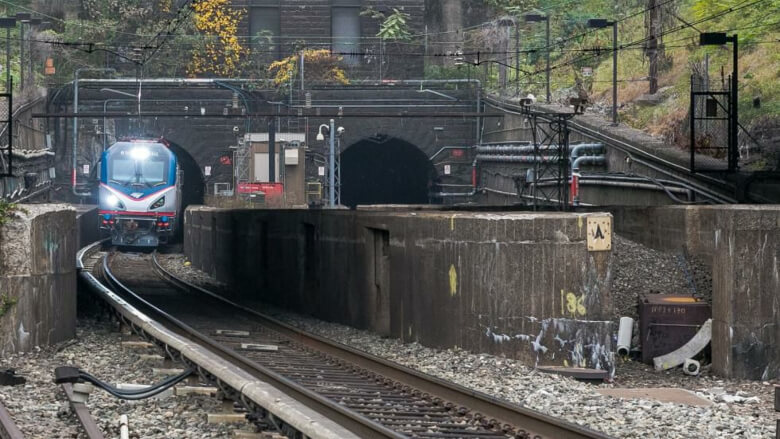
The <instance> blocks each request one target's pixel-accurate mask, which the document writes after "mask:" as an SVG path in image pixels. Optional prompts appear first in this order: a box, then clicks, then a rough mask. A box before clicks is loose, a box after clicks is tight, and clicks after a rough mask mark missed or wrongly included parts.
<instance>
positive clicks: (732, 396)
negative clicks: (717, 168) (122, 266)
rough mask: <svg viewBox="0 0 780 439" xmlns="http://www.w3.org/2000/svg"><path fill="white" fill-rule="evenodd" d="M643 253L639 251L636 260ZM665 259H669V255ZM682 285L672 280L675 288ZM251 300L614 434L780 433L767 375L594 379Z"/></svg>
mask: <svg viewBox="0 0 780 439" xmlns="http://www.w3.org/2000/svg"><path fill="white" fill-rule="evenodd" d="M629 243H630V242H629ZM621 244H623V243H621V242H619V243H618V244H617V245H618V246H619V245H621ZM623 245H625V244H623ZM629 245H630V244H629ZM618 251H619V250H618ZM652 256H653V255H652V254H650V255H649V256H648V257H652ZM641 260H642V259H641V258H639V259H638V260H637V262H636V264H639V263H640V262H641ZM161 263H162V264H163V266H165V267H166V268H168V269H169V270H171V271H172V272H173V273H174V274H176V275H178V276H181V277H183V278H185V279H188V280H190V281H193V282H195V283H200V282H202V281H204V279H208V281H207V283H208V287H209V288H212V289H214V288H218V287H220V284H219V283H218V282H216V281H215V280H213V279H211V278H209V276H208V275H205V274H204V273H202V272H199V271H198V270H195V269H193V268H192V267H190V266H188V265H187V264H186V262H185V259H184V257H183V256H182V255H166V256H164V257H162V258H161ZM663 263H666V264H671V263H672V260H667V261H666V262H663ZM650 279H652V278H650ZM678 285H680V284H679V283H670V284H669V286H670V288H676V287H677V286H678ZM675 292H677V291H675ZM247 305H250V306H252V307H253V308H254V309H257V310H260V311H262V312H265V313H267V314H270V315H273V316H275V317H276V318H278V319H280V320H282V321H285V322H287V323H289V324H292V325H294V326H296V327H299V328H301V329H304V330H307V331H310V332H312V333H315V334H318V335H321V336H324V337H327V338H330V339H332V340H335V341H338V342H340V343H343V344H346V345H349V346H352V347H354V348H357V349H360V350H363V351H366V352H369V353H371V354H374V355H376V356H379V357H382V358H386V359H388V360H391V361H395V362H397V363H399V364H403V365H406V366H408V367H411V368H413V369H417V370H420V371H422V372H425V373H428V374H431V375H434V376H438V377H441V378H444V379H447V380H450V381H452V382H455V383H458V384H461V385H463V386H465V387H468V388H471V389H474V390H478V391H481V392H484V393H487V394H489V395H493V396H496V397H499V398H502V399H505V400H507V401H510V402H513V403H517V404H520V405H524V406H526V407H529V408H532V409H535V410H539V411H541V412H544V413H546V414H549V415H552V416H555V417H560V418H563V419H566V420H568V421H570V422H573V423H576V424H579V425H584V426H588V427H590V428H593V429H596V430H599V431H603V432H605V433H608V434H610V435H613V436H615V437H621V438H702V437H722V438H732V437H745V438H772V437H774V434H775V432H774V429H775V412H774V410H773V386H772V383H770V382H754V381H730V380H720V379H718V378H717V377H713V376H711V375H710V373H709V371H708V370H707V368H706V367H705V370H704V373H703V374H702V375H701V376H699V377H689V376H687V375H684V374H683V373H682V372H681V370H680V369H675V370H670V371H667V372H655V371H654V370H652V369H651V368H650V367H649V366H646V365H644V364H641V363H636V362H626V363H621V364H619V365H618V366H617V375H616V378H615V381H614V382H613V383H610V384H601V385H598V386H596V385H592V384H586V383H582V382H579V381H575V380H573V379H570V378H566V377H560V376H556V375H549V374H545V373H541V372H538V371H536V370H533V369H532V368H529V367H526V366H524V365H522V364H520V363H518V362H517V361H514V360H512V359H508V358H503V357H497V356H493V355H487V354H472V353H469V352H466V351H463V350H460V349H447V350H437V349H431V348H427V347H424V346H421V345H419V344H417V343H410V344H403V343H401V342H400V341H398V340H396V339H388V338H383V337H380V336H378V335H376V334H373V333H370V332H367V331H361V330H357V329H354V328H351V327H347V326H344V325H339V324H334V323H328V322H323V321H320V320H317V319H314V318H310V317H306V316H301V315H297V314H293V313H289V312H286V311H283V310H279V309H276V308H274V307H270V306H267V305H262V304H249V303H248V304H247ZM600 387H606V388H614V387H627V388H643V387H679V388H684V389H689V390H691V391H693V392H695V393H696V394H698V395H699V396H700V397H702V398H704V399H706V400H709V401H712V405H711V406H709V407H695V406H690V405H685V404H677V403H669V402H659V401H656V400H651V399H627V398H615V397H607V396H602V395H600V394H598V393H596V390H597V389H598V388H600Z"/></svg>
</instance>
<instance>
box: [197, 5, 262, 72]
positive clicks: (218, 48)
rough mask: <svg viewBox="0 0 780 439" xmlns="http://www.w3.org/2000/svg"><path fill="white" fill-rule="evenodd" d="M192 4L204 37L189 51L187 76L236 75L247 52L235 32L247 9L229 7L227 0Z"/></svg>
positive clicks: (198, 27)
mask: <svg viewBox="0 0 780 439" xmlns="http://www.w3.org/2000/svg"><path fill="white" fill-rule="evenodd" d="M192 7H193V9H194V10H195V17H194V22H195V29H197V31H198V32H200V33H201V35H202V36H203V37H205V38H204V41H202V42H201V43H200V44H199V45H197V46H196V47H195V48H194V50H193V52H192V62H191V64H190V66H189V68H188V71H189V73H190V75H198V74H204V73H205V74H213V75H217V76H227V77H230V76H236V75H237V74H238V73H239V71H240V70H241V61H242V59H243V58H244V57H245V56H246V55H247V54H248V52H249V51H248V49H247V48H245V47H244V46H242V45H241V43H240V42H239V40H238V35H237V33H238V23H239V22H240V21H241V19H242V18H243V16H244V14H245V13H246V11H245V10H243V9H234V8H232V7H231V5H230V1H229V0H200V1H198V2H195V3H193V5H192Z"/></svg>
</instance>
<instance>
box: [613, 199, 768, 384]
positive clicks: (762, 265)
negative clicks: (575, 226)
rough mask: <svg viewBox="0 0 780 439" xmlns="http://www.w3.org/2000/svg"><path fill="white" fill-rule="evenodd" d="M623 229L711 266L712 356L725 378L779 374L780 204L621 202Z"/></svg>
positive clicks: (618, 214) (618, 215)
mask: <svg viewBox="0 0 780 439" xmlns="http://www.w3.org/2000/svg"><path fill="white" fill-rule="evenodd" d="M610 210H611V211H612V213H613V214H614V216H615V230H616V231H617V233H619V234H621V235H623V236H625V237H627V238H629V239H632V240H635V241H637V242H640V243H642V244H645V245H647V246H650V247H653V248H656V249H659V250H680V249H685V250H686V251H688V252H690V253H691V254H693V255H696V256H699V258H701V259H702V260H704V261H706V262H709V263H710V264H711V267H712V273H713V279H712V290H713V291H712V306H713V308H712V317H713V327H712V340H713V341H712V357H713V368H714V370H715V371H716V372H717V373H718V374H720V375H723V376H726V377H734V378H749V379H761V380H768V379H773V378H775V379H776V378H778V377H780V346H778V343H780V206H777V205H773V206H750V205H737V206H670V207H657V208H645V209H632V208H614V209H610Z"/></svg>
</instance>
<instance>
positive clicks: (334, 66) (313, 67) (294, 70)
mask: <svg viewBox="0 0 780 439" xmlns="http://www.w3.org/2000/svg"><path fill="white" fill-rule="evenodd" d="M300 56H301V55H300V53H296V54H294V55H290V56H288V57H287V58H284V59H282V60H280V61H275V62H273V63H271V65H270V66H268V72H269V73H271V75H273V80H274V84H275V85H276V86H277V87H280V86H283V85H285V84H287V83H289V82H290V79H292V78H293V76H296V75H297V74H298V65H299V63H300ZM303 58H304V64H305V65H306V80H307V81H323V82H337V83H339V84H348V83H349V80H348V79H347V74H346V72H344V69H342V68H341V67H340V66H339V65H338V63H339V62H340V61H341V60H342V59H343V58H341V57H339V56H334V55H332V54H331V53H330V51H329V50H325V49H320V50H314V49H307V50H304V51H303Z"/></svg>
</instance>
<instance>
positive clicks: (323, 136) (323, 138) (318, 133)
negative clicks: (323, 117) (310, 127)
mask: <svg viewBox="0 0 780 439" xmlns="http://www.w3.org/2000/svg"><path fill="white" fill-rule="evenodd" d="M323 129H326V130H329V129H330V127H329V126H328V124H322V125H320V128H319V130H318V131H317V140H318V141H320V142H322V141H324V140H325V135H324V134H322V130H323Z"/></svg>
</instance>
